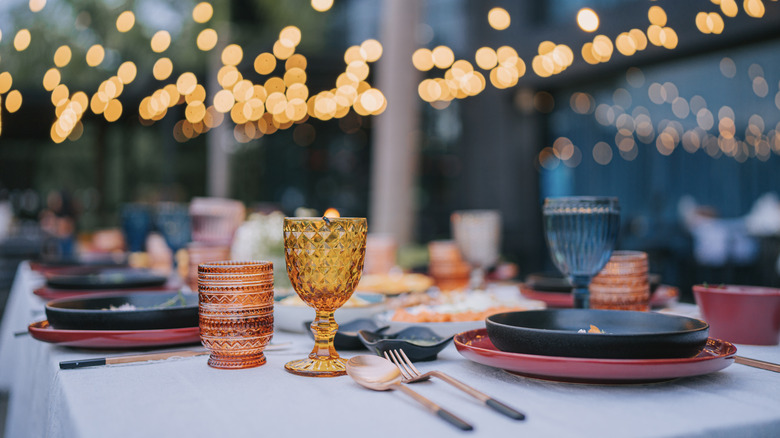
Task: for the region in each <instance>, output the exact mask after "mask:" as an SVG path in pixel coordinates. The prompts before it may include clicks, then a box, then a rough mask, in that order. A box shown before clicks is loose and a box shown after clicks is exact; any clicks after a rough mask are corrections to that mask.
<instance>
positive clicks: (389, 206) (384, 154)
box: [369, 0, 420, 244]
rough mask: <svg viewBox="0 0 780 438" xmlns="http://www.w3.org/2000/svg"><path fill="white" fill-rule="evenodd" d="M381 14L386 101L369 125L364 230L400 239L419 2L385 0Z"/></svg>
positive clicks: (405, 225)
mask: <svg viewBox="0 0 780 438" xmlns="http://www.w3.org/2000/svg"><path fill="white" fill-rule="evenodd" d="M381 17H382V19H383V20H382V27H381V30H380V35H381V38H380V41H381V42H382V44H383V49H384V50H383V55H382V58H380V60H379V61H378V72H377V88H379V89H380V90H381V91H382V93H384V95H385V97H386V98H387V99H388V103H387V109H386V110H385V112H384V113H383V114H381V115H379V116H377V117H376V119H375V126H374V130H373V148H374V149H373V151H372V157H371V191H370V200H369V208H370V211H369V231H370V232H372V233H387V234H391V235H393V236H394V237H395V238H396V239H397V240H398V242H399V243H400V244H404V243H407V242H409V241H411V240H412V238H413V229H414V217H415V210H416V209H415V205H414V193H415V190H414V187H415V184H416V179H417V174H418V162H419V154H420V150H419V142H420V133H419V125H420V101H419V98H418V97H417V84H418V83H419V81H420V74H419V72H418V71H417V70H416V69H415V68H414V66H412V53H414V51H415V49H417V41H416V34H417V28H418V27H419V21H420V2H418V1H416V0H385V1H384V2H383V4H382V14H381Z"/></svg>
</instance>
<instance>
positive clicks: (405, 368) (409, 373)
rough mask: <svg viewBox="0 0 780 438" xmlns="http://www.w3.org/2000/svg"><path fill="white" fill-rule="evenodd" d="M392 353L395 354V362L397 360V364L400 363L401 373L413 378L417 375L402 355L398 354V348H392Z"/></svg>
mask: <svg viewBox="0 0 780 438" xmlns="http://www.w3.org/2000/svg"><path fill="white" fill-rule="evenodd" d="M390 355H391V356H393V358H394V359H393V362H395V364H396V365H398V368H400V369H401V373H402V374H403V375H404V376H405V377H406V378H407V379H411V378H414V377H416V376H417V374H415V373H414V372H412V370H411V368H409V367H408V366H407V365H406V363H404V360H403V359H402V358H401V356H400V355H399V354H398V350H390Z"/></svg>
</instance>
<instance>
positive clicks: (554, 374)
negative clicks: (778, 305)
mask: <svg viewBox="0 0 780 438" xmlns="http://www.w3.org/2000/svg"><path fill="white" fill-rule="evenodd" d="M455 347H456V348H457V349H458V352H459V353H460V354H461V355H463V357H465V358H466V359H469V360H471V361H473V362H476V363H480V364H483V365H488V366H491V367H494V368H501V369H504V370H506V371H509V372H511V373H514V374H519V375H522V376H525V377H533V378H537V379H545V380H556V381H561V382H572V383H608V384H619V383H649V382H660V381H664V380H672V379H676V378H680V377H691V376H700V375H704V374H709V373H713V372H716V371H720V370H722V369H724V368H726V367H728V366H729V365H731V364H732V363H733V362H734V355H736V353H737V347H735V346H734V345H733V344H731V343H729V342H725V341H721V340H718V339H712V338H710V339H708V340H707V345H706V347H705V348H704V349H703V350H702V351H701V352H700V353H699V354H698V355H697V356H695V357H690V358H680V359H594V358H581V357H560V356H540V355H533V354H520V353H510V352H506V351H501V350H499V349H497V348H496V347H495V346H494V345H493V343H492V342H490V338H489V337H488V335H487V330H486V329H477V330H470V331H467V332H463V333H459V334H457V335H456V336H455Z"/></svg>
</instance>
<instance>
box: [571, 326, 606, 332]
mask: <svg viewBox="0 0 780 438" xmlns="http://www.w3.org/2000/svg"><path fill="white" fill-rule="evenodd" d="M577 333H606V332H605V331H604V330H602V329H600V328H598V327H596V326H595V325H593V324H591V325H590V328H589V329H588V330H585V329H579V330H577Z"/></svg>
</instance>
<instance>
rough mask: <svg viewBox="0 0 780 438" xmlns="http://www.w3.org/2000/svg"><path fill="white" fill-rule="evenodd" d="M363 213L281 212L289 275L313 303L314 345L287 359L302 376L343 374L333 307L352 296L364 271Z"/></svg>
mask: <svg viewBox="0 0 780 438" xmlns="http://www.w3.org/2000/svg"><path fill="white" fill-rule="evenodd" d="M366 231H367V225H366V219H365V218H285V219H284V252H285V260H286V262H287V275H288V276H289V277H290V282H291V283H292V286H293V288H294V289H295V292H297V293H298V296H300V297H301V299H302V300H303V301H304V302H305V303H306V304H308V305H309V307H313V308H314V310H315V313H316V318H315V319H314V322H312V324H311V330H312V332H313V333H314V349H313V350H312V352H311V353H310V354H309V357H308V358H306V359H300V360H295V361H292V362H288V363H287V364H286V365H285V366H284V367H285V369H287V371H289V372H291V373H293V374H298V375H302V376H311V377H333V376H341V375H345V374H346V366H345V364H346V360H345V359H342V358H340V357H339V354H338V353H337V352H336V350H335V348H334V347H333V337H334V336H335V335H336V330H338V324H336V321H335V320H334V318H333V313H334V312H335V311H336V309H338V308H339V307H341V306H342V305H344V303H345V302H347V300H348V299H349V297H351V296H352V292H354V291H355V287H357V284H358V282H359V281H360V274H361V272H362V271H363V260H364V258H365V252H366Z"/></svg>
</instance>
